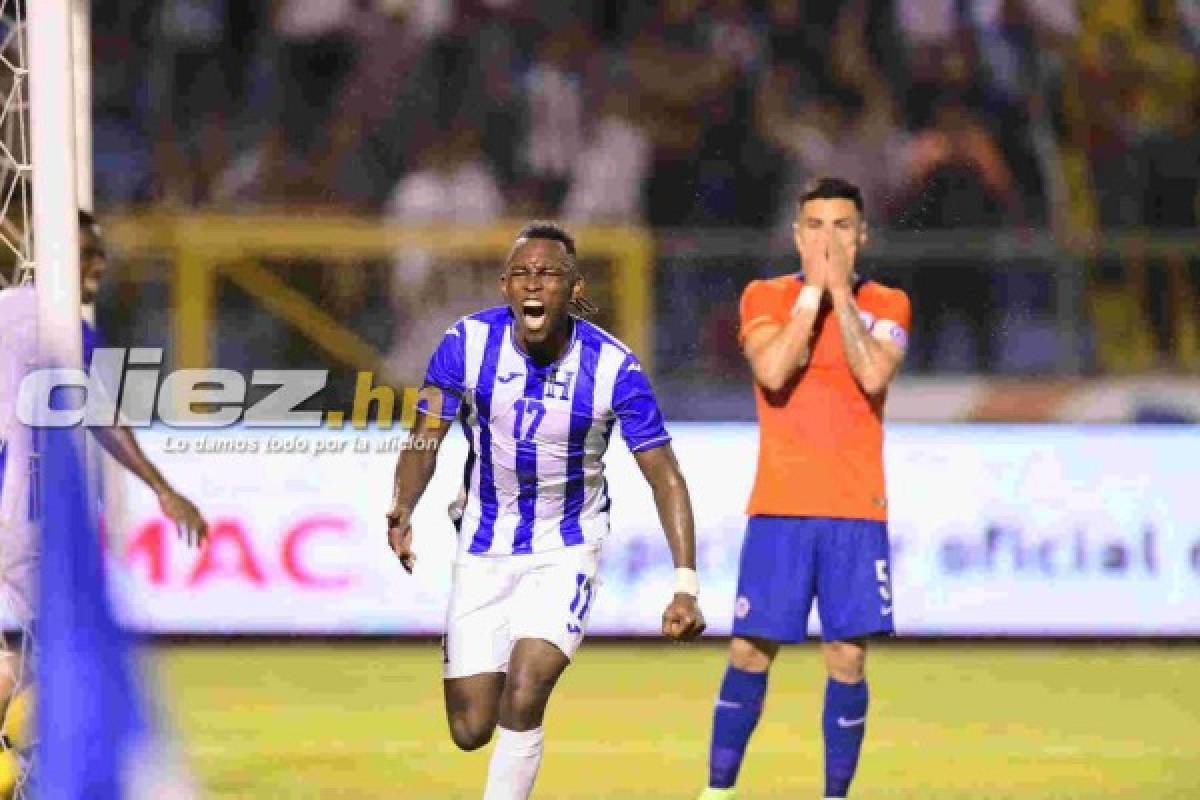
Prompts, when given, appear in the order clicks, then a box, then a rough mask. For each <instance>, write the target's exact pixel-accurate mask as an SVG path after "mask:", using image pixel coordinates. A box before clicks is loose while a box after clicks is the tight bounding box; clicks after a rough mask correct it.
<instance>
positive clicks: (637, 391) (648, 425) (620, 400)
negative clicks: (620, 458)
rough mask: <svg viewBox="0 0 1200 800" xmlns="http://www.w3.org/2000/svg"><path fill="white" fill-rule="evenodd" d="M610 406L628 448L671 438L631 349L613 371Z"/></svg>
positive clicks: (643, 447) (645, 446)
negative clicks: (614, 378)
mask: <svg viewBox="0 0 1200 800" xmlns="http://www.w3.org/2000/svg"><path fill="white" fill-rule="evenodd" d="M613 410H614V411H615V412H616V414H617V419H619V420H620V421H621V435H622V436H623V437H625V444H627V445H628V446H629V450H630V451H631V452H634V453H637V452H639V451H641V450H650V449H652V448H655V447H661V446H662V445H664V444H666V443H667V442H669V441H671V436H670V434H668V433H667V428H666V425H664V424H663V415H662V411H661V410H659V408H658V400H656V399H655V397H654V390H653V389H652V388H650V381H648V380H647V379H646V373H644V372H642V365H641V364H640V363H639V362H638V360H637V358H636V357H634V356H633V354H632V353H631V354H630V355H629V356H627V357H626V359H625V363H623V364H621V369H620V371H618V372H617V381H616V384H615V385H614V386H613Z"/></svg>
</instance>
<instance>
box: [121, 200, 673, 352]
mask: <svg viewBox="0 0 1200 800" xmlns="http://www.w3.org/2000/svg"><path fill="white" fill-rule="evenodd" d="M521 225H522V223H521V222H519V221H512V222H505V223H499V224H494V225H488V226H485V227H463V226H453V227H451V226H445V225H440V226H424V227H412V226H402V225H395V224H389V223H385V222H382V221H379V220H375V219H369V218H362V217H346V216H337V215H313V216H307V215H301V214H288V215H285V214H248V215H231V214H208V213H195V214H162V213H148V214H141V215H131V216H122V217H114V218H110V219H108V220H106V225H105V228H106V232H107V235H108V238H109V241H110V243H111V244H112V246H113V248H114V249H115V250H116V251H117V252H118V253H119V254H120V255H121V256H122V257H124V258H128V259H139V258H146V257H155V256H157V257H161V258H165V259H166V260H167V261H168V262H169V263H170V264H171V265H172V275H171V298H172V306H173V311H174V314H173V317H172V330H171V333H172V341H173V343H174V364H175V366H176V367H177V368H181V367H193V368H194V367H204V366H212V353H211V351H210V341H209V334H210V332H211V331H212V328H213V321H214V317H215V309H214V305H215V302H216V297H217V292H216V287H217V281H218V280H219V279H227V280H230V281H232V282H234V283H235V284H237V285H238V287H239V288H241V289H242V290H243V291H246V292H247V293H248V294H250V296H252V297H254V298H255V299H256V300H257V301H258V302H260V303H261V304H262V305H263V306H264V307H266V308H267V309H268V310H270V311H272V312H273V313H275V314H276V315H278V316H279V317H281V318H282V319H284V320H285V321H287V322H288V323H289V324H291V325H292V326H293V327H295V328H296V329H298V330H299V331H301V332H302V333H304V334H305V335H306V336H307V337H308V338H309V339H311V340H312V341H313V343H314V344H315V345H317V346H319V347H321V348H322V349H324V350H326V351H327V352H329V353H330V354H331V355H332V356H333V357H334V358H336V359H337V360H339V361H343V362H346V363H348V364H350V365H353V366H356V367H358V368H360V369H374V368H375V367H376V366H378V360H379V356H378V353H376V352H375V351H374V349H373V348H372V347H371V346H370V345H368V344H367V343H366V342H364V341H363V340H362V339H361V338H360V337H358V336H357V335H356V334H355V333H354V332H353V331H351V330H350V329H348V328H346V327H345V326H343V325H341V323H339V322H338V321H337V320H336V319H335V318H334V317H332V316H331V315H329V314H327V313H326V312H325V311H323V310H322V309H321V308H320V307H319V306H317V305H316V304H315V303H313V302H312V301H310V300H309V299H308V298H307V297H306V296H305V295H304V294H303V293H301V292H299V291H297V290H295V289H293V288H292V287H290V286H288V285H287V284H286V282H284V281H283V280H282V279H281V278H279V277H278V276H277V275H276V274H275V273H273V272H271V271H269V270H266V269H264V268H263V267H262V266H261V265H260V263H259V262H260V261H261V260H263V259H273V260H280V259H305V260H312V261H314V262H320V263H323V264H327V265H328V268H335V269H347V268H354V267H355V266H356V265H362V264H363V262H364V261H367V260H376V261H378V260H381V259H382V260H388V259H391V258H393V257H395V255H396V254H397V253H399V252H402V251H403V250H405V249H413V250H424V251H428V252H430V253H432V254H433V255H434V256H436V257H438V258H456V257H457V258H464V259H495V260H496V263H497V264H499V263H500V262H501V261H502V260H503V258H504V257H505V255H506V254H507V253H508V250H509V248H510V247H511V245H512V240H513V237H514V235H515V234H516V232H517V231H518V230H519V229H520V227H521ZM572 233H573V234H574V235H575V237H576V242H577V245H578V248H579V254H580V258H581V259H586V260H588V261H592V260H604V261H607V262H608V263H609V264H610V265H611V270H612V275H611V277H612V281H613V285H614V286H617V287H619V290H618V291H614V292H613V296H612V300H613V323H614V328H615V330H614V333H615V334H616V335H617V336H618V337H620V338H621V339H622V340H624V341H625V343H626V344H628V345H629V346H630V347H631V348H633V350H634V352H636V353H637V354H638V356H639V357H640V358H641V359H642V361H643V363H644V364H645V365H646V367H647V369H652V368H653V344H654V342H653V328H652V325H651V319H650V315H651V313H652V310H653V291H654V281H653V257H654V250H653V240H652V239H651V237H650V235H649V234H648V233H647V232H645V231H642V230H640V229H637V228H627V227H620V226H581V227H578V228H573V229H572ZM450 322H451V320H447V324H449V323H450Z"/></svg>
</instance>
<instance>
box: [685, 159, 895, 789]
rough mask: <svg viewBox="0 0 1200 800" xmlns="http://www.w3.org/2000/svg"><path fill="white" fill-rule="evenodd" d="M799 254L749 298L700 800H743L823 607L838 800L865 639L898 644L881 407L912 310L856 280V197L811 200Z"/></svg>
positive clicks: (851, 753)
mask: <svg viewBox="0 0 1200 800" xmlns="http://www.w3.org/2000/svg"><path fill="white" fill-rule="evenodd" d="M795 240H796V249H797V250H798V251H799V253H800V258H801V262H802V265H803V271H802V272H800V273H792V274H788V275H781V276H779V277H776V278H773V279H771V280H764V281H753V282H751V283H750V285H749V286H747V287H746V290H745V291H744V292H743V293H742V302H741V330H740V337H741V343H742V348H743V351H744V352H745V355H746V358H747V360H748V361H749V362H750V367H751V369H752V371H753V373H754V384H755V386H754V394H755V400H756V406H757V410H758V420H759V434H760V435H759V454H758V469H757V474H756V476H755V480H754V489H753V491H752V493H751V496H750V503H749V508H748V510H747V514H748V515H749V520H748V522H747V525H746V536H745V538H744V539H743V541H742V552H741V559H740V563H739V567H738V587H737V600H736V602H735V604H734V621H733V640H732V641H731V643H730V652H729V666H728V668H727V669H726V671H725V676H724V678H723V680H722V682H721V688H720V692H719V695H718V698H717V702H716V708H715V709H714V711H713V728H712V747H711V750H710V755H709V782H708V788H707V789H706V790H705V791H704V792H703V793H702V794H701V795H700V797H701V800H728V799H729V798H732V797H733V796H734V790H733V786H734V783H735V781H736V780H737V776H738V770H739V769H740V767H741V764H742V759H743V757H744V756H745V752H746V745H747V744H748V742H749V740H750V735H751V733H752V732H753V731H754V728H755V726H756V725H757V723H758V719H759V715H760V714H761V713H762V707H763V699H764V698H765V696H766V691H767V672H768V670H769V669H770V667H771V663H772V662H773V661H774V659H775V656H776V655H777V654H778V652H779V645H780V643H781V642H801V641H804V639H805V637H806V635H807V629H808V617H809V612H810V611H811V609H812V604H813V600H814V599H816V601H817V610H818V611H819V613H820V617H821V638H822V640H823V643H822V647H821V650H822V655H823V656H824V659H825V669H826V672H827V673H828V678H827V680H826V684H825V708H824V713H823V732H824V738H825V797H827V798H837V797H845V796H846V795H847V792H848V791H849V789H850V782H851V780H852V779H853V777H854V772H855V769H856V768H857V765H858V756H859V751H860V749H861V746H862V742H863V736H864V733H865V730H866V722H867V681H866V654H867V649H866V648H867V639H868V637H871V636H876V635H880V634H890V633H892V632H893V630H894V629H893V622H892V621H893V618H894V617H893V614H892V585H891V576H890V571H889V569H888V567H889V549H888V534H887V496H886V492H885V488H884V474H883V406H884V402H885V400H886V399H887V388H888V385H889V384H890V383H891V381H892V378H893V377H895V375H896V372H897V370H898V369H899V368H900V363H901V361H903V359H904V350H905V344H906V343H907V341H908V329H909V326H910V324H911V310H910V307H909V301H908V296H907V295H905V294H904V292H902V291H900V290H898V289H890V288H888V287H886V286H883V285H881V284H878V283H875V282H874V281H869V280H866V279H863V278H861V277H859V276H858V275H857V274H856V273H855V271H854V262H855V258H856V256H857V253H858V249H859V248H860V247H861V246H862V245H863V244H865V243H866V240H867V226H866V222H865V220H864V219H863V199H862V194H861V193H860V192H859V190H858V188H857V187H855V186H854V185H853V184H850V183H848V182H846V181H843V180H839V179H835V178H826V179H822V180H819V181H815V182H814V183H813V184H811V185H810V186H809V187H808V188H807V189H806V191H805V193H804V194H803V195H802V196H801V199H800V202H799V204H798V205H797V208H796V219H795Z"/></svg>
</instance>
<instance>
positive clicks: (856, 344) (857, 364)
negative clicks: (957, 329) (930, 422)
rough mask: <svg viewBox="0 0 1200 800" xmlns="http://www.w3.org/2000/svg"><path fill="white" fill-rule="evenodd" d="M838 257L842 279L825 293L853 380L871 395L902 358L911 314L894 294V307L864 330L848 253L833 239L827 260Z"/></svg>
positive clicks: (905, 300) (903, 298) (884, 386)
mask: <svg viewBox="0 0 1200 800" xmlns="http://www.w3.org/2000/svg"><path fill="white" fill-rule="evenodd" d="M839 251H840V252H839ZM839 258H842V259H845V260H844V261H843V263H842V265H840V266H841V268H840V269H838V268H835V272H836V273H837V274H839V275H840V276H841V278H842V279H841V280H834V281H833V282H832V283H831V285H830V287H829V295H830V298H831V299H832V301H833V310H834V313H835V314H836V315H837V321H838V328H839V330H840V331H841V334H842V348H843V350H844V351H845V354H846V361H847V362H848V363H849V365H850V372H851V373H852V374H853V375H854V379H855V380H856V381H857V382H858V385H859V386H861V387H862V390H863V391H864V392H866V393H867V394H868V395H872V396H874V395H877V394H879V393H880V392H882V391H884V390H885V389H887V387H888V384H890V383H891V382H892V378H894V377H896V372H897V371H898V370H899V369H900V364H901V363H902V362H903V361H904V349H905V346H906V344H907V341H908V330H907V328H908V325H909V324H910V317H911V311H910V310H909V305H908V298H907V297H906V296H904V295H903V294H898V295H897V297H898V302H897V303H896V304H895V306H896V307H895V308H894V309H893V310H891V311H889V316H887V317H881V318H879V319H877V320H875V322H873V323H872V325H871V329H870V330H868V329H867V326H866V324H865V323H864V322H863V319H862V315H861V314H860V313H859V309H858V303H856V302H855V300H854V289H853V285H852V282H851V274H852V271H851V269H850V266H849V263H848V260H849V256H848V254H847V253H846V252H845V250H844V249H843V248H841V247H839V246H838V245H837V243H836V241H835V243H834V244H833V245H831V247H830V261H831V262H837V261H838V259H839ZM890 317H895V319H892V318H890Z"/></svg>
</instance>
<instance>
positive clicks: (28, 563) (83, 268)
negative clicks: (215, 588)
mask: <svg viewBox="0 0 1200 800" xmlns="http://www.w3.org/2000/svg"><path fill="white" fill-rule="evenodd" d="M106 264H107V260H106V254H105V250H104V240H103V238H102V236H101V231H100V227H99V225H98V224H97V223H96V220H95V218H94V217H93V216H92V215H91V214H90V213H88V212H86V211H80V212H79V269H80V280H79V284H80V300H81V302H82V303H83V304H85V305H86V304H89V303H92V302H93V301H94V300H95V297H96V292H97V291H98V289H99V284H100V279H101V278H102V277H103V275H104V271H105V269H106ZM81 333H82V337H83V362H84V369H87V368H88V366H89V365H90V364H91V360H92V353H93V351H94V350H95V349H96V348H97V347H99V346H101V345H100V337H99V334H98V333H97V332H96V329H95V327H94V326H93V325H91V324H90V323H88V322H86V321H85V322H84V323H83V328H82V332H81ZM36 360H37V295H36V292H35V289H34V287H33V286H16V287H10V288H6V289H3V290H0V607H2V608H4V609H5V610H6V611H7V612H8V613H9V614H11V615H12V616H13V617H15V618H16V621H17V622H19V623H20V624H21V625H22V626H26V627H27V626H28V625H29V624H30V623H31V622H32V621H33V616H34V608H33V596H34V576H35V574H36V572H37V555H38V548H37V540H36V524H35V520H34V517H35V513H36V503H37V501H36V499H35V497H36V492H37V486H36V483H35V482H33V481H31V472H32V458H33V456H34V437H33V432H32V431H31V430H30V429H29V428H27V427H25V426H24V425H22V424H21V423H20V422H19V420H18V419H17V412H16V401H17V393H18V390H19V387H20V384H21V381H22V379H23V378H24V377H25V375H26V374H27V373H28V372H29V370H30V368H31V367H32V366H33V365H34V364H35V363H36ZM91 431H92V434H93V435H94V436H95V437H96V441H98V442H99V443H100V445H101V446H102V447H104V449H105V450H107V451H108V452H109V453H110V454H111V455H112V456H113V457H114V458H115V459H116V460H117V461H118V462H119V463H120V464H121V465H122V466H123V467H125V468H126V469H128V470H129V471H130V472H132V473H133V474H135V475H137V476H138V477H139V478H141V479H142V481H143V482H145V484H146V485H147V486H149V487H150V488H151V489H152V490H153V491H154V493H155V495H156V496H157V497H158V501H159V505H160V506H161V508H162V511H163V513H164V514H165V515H166V516H167V517H169V518H170V519H171V520H173V521H174V522H175V523H176V525H177V526H178V527H179V530H180V534H181V536H183V537H184V538H185V539H186V541H187V542H188V543H189V544H198V543H199V542H201V541H203V540H204V539H205V537H206V536H207V531H208V528H207V523H206V522H205V521H204V518H203V516H201V514H200V512H199V511H198V510H197V509H196V506H195V505H193V504H192V502H191V501H190V500H188V499H187V498H186V497H184V496H183V495H181V494H180V493H179V492H177V491H175V489H174V488H173V487H172V486H171V484H170V483H169V482H167V480H166V479H165V478H164V477H163V476H162V474H161V473H160V472H159V471H158V470H157V469H156V468H155V467H154V464H152V463H151V462H150V460H149V459H148V458H146V455H145V454H144V453H143V452H142V450H141V448H140V447H138V443H137V440H136V439H135V438H134V436H133V433H132V431H130V429H129V428H125V427H113V428H92V429H91ZM22 672H23V671H22V669H21V665H20V664H19V654H17V653H15V652H10V651H9V650H8V649H7V646H6V645H5V646H0V716H2V715H3V712H4V709H5V708H6V706H7V705H8V702H9V699H10V697H11V696H12V695H13V693H14V692H15V691H16V690H18V689H20V688H21V687H20V686H17V683H18V681H19V680H28V678H29V676H28V675H24V674H22Z"/></svg>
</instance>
